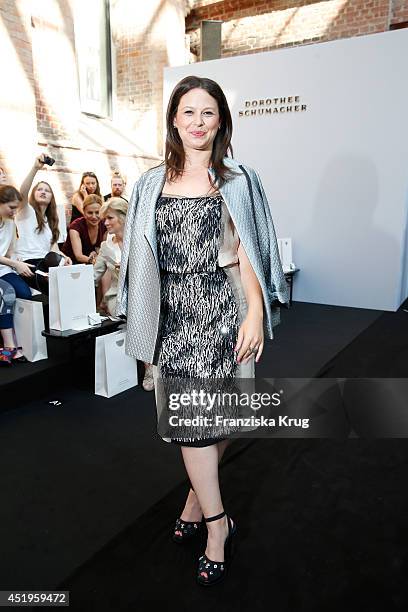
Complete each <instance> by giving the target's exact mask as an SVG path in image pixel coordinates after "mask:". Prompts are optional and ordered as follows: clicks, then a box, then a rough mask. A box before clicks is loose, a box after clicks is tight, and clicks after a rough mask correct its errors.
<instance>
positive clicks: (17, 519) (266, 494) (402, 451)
mask: <svg viewBox="0 0 408 612" xmlns="http://www.w3.org/2000/svg"><path fill="white" fill-rule="evenodd" d="M283 317H284V319H283V322H282V325H281V327H280V329H279V330H278V332H277V335H276V338H275V340H274V341H273V342H272V343H270V344H269V345H268V347H267V350H266V351H265V356H264V360H263V363H262V364H261V367H260V368H259V371H258V375H259V376H261V377H269V376H277V377H290V376H293V377H296V376H299V377H309V376H313V375H316V373H317V372H318V373H319V376H322V377H342V376H353V377H355V376H360V377H369V376H376V375H377V376H395V375H397V376H403V377H405V376H406V373H407V371H408V360H407V364H406V365H405V362H404V355H406V352H407V350H406V346H408V342H407V340H408V337H407V330H408V313H405V312H404V311H403V309H402V308H401V309H400V310H399V311H398V312H397V313H384V314H381V313H380V312H375V311H364V310H361V309H346V308H336V307H327V306H321V305H313V304H301V303H298V304H294V307H293V309H292V310H291V311H289V312H287V313H286V312H284V313H283ZM80 357H81V356H80ZM82 358H85V356H84V355H83V356H82ZM90 361H92V359H91V360H90ZM72 365H73V364H71V367H72ZM86 365H88V373H87V374H86V375H85V377H82V378H81V376H80V375H79V374H80V373H81V372H82V371H86V367H84V366H86ZM91 365H92V364H91ZM64 367H65V366H64ZM58 368H60V369H59V370H58V372H59V374H58V376H60V375H61V363H58ZM90 370H92V368H91V367H90V365H89V363H88V364H86V363H85V362H82V360H81V361H78V362H77V363H76V364H74V367H73V370H71V374H69V373H68V372H67V371H65V375H64V376H65V383H66V382H67V380H68V381H69V380H70V376H72V372H75V371H76V372H77V376H76V377H75V378H71V381H72V382H71V384H69V385H66V384H65V385H60V386H58V385H56V383H57V382H58V381H59V380H60V379H58V377H56V376H55V377H54V376H51V380H50V383H51V385H50V387H49V389H48V388H47V386H45V387H41V388H38V389H36V393H37V397H36V399H33V400H32V401H31V402H30V403H27V404H26V405H25V406H24V407H23V408H21V402H20V405H19V409H18V410H14V411H11V412H7V413H5V414H2V415H0V418H1V425H2V427H1V433H2V440H1V443H0V448H1V455H2V471H3V476H2V484H3V493H4V496H3V499H4V500H6V501H5V502H4V503H2V504H1V505H0V524H1V525H2V534H1V543H2V555H1V559H2V560H1V561H0V576H1V578H0V586H1V588H2V589H5V588H20V589H26V588H30V589H33V588H49V589H55V588H57V587H59V588H64V589H66V590H70V598H71V605H70V608H71V609H74V610H79V611H82V610H83V611H85V610H86V611H88V610H89V611H91V610H94V611H95V612H96V611H98V612H99V611H101V612H104V611H112V612H120V611H122V610H143V611H145V610H150V609H153V608H157V607H158V606H159V605H162V606H163V607H165V609H166V610H170V611H173V610H174V611H176V610H177V611H180V610H187V609H191V608H193V609H194V608H196V609H198V610H201V609H203V610H204V609H205V610H208V608H209V606H210V607H211V606H212V607H214V608H216V609H217V610H218V609H219V610H245V611H246V610H249V609H253V610H260V611H261V610H262V611H263V610H270V609H271V610H274V611H276V612H281V611H291V612H292V611H297V610H299V612H303V611H305V612H306V611H309V610H310V611H320V610H321V611H322V612H323V611H324V612H326V611H327V612H337V610H339V611H340V610H342V611H343V610H344V609H345V608H346V609H347V610H358V611H359V612H372V611H375V612H376V611H377V610H378V611H380V610H381V611H387V612H388V611H390V612H392V611H394V610H396V611H397V610H398V611H402V610H406V609H407V608H408V591H407V587H406V575H407V573H408V572H407V570H408V557H407V549H408V546H407V544H408V530H407V528H406V526H405V516H406V511H407V499H408V495H407V494H406V493H405V488H406V481H407V473H408V469H407V459H408V446H407V444H406V441H405V440H404V439H400V440H371V441H370V440H363V439H349V440H343V441H342V440H318V439H316V440H302V439H286V440H285V439H271V440H255V441H251V442H247V441H245V440H240V441H238V442H237V443H235V444H234V445H233V446H232V447H231V448H230V449H228V450H227V453H226V456H225V461H224V463H223V466H222V468H221V481H222V490H223V499H224V505H225V508H226V510H227V511H228V512H230V513H231V516H232V517H233V518H234V519H235V520H236V521H237V525H238V533H237V549H236V553H235V556H234V560H233V563H232V565H231V572H230V575H229V576H228V579H227V580H226V581H225V583H223V584H220V585H218V586H216V587H214V588H213V589H203V588H201V587H199V586H198V585H196V584H195V580H194V576H195V570H196V563H197V558H198V556H199V555H200V554H201V553H202V552H203V550H204V547H205V541H204V540H202V541H201V542H199V541H197V542H196V543H195V544H193V545H192V546H188V547H187V548H182V547H177V546H176V545H175V544H173V542H172V541H171V539H170V535H171V531H172V528H173V525H174V520H175V518H176V517H177V515H178V513H179V512H180V510H181V508H182V507H183V504H184V499H185V495H186V493H187V485H186V484H185V482H184V479H185V474H184V469H183V466H182V462H181V459H180V456H179V453H178V452H177V451H178V449H175V448H174V447H172V448H169V446H170V445H167V444H165V443H163V442H162V441H161V440H160V439H159V438H158V437H157V435H155V411H154V406H153V397H152V395H151V394H150V395H149V394H146V393H143V392H142V391H141V390H140V389H137V390H131V391H129V392H125V393H124V394H120V395H119V396H117V397H116V398H112V399H111V400H104V399H101V398H98V397H96V396H94V395H93V392H92V389H91V388H90V387H91V385H90V384H89V376H90ZM56 372H57V370H55V371H54V374H55V373H56ZM44 375H45V374H44ZM9 387H10V389H11V386H10V385H9ZM56 388H58V390H59V398H61V399H62V400H63V405H62V406H61V407H60V408H59V409H58V410H57V409H56V408H54V407H50V406H49V405H48V404H47V402H48V401H49V400H50V399H51V398H54V395H55V390H56ZM21 392H22V393H23V392H24V393H27V388H25V389H24V388H23V385H22V389H21Z"/></svg>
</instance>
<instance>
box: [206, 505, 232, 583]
mask: <svg viewBox="0 0 408 612" xmlns="http://www.w3.org/2000/svg"><path fill="white" fill-rule="evenodd" d="M224 516H225V511H224V512H221V513H220V514H217V515H216V516H210V517H208V518H205V519H204V520H205V522H206V523H209V522H210V521H218V519H221V518H223V517H224ZM227 522H228V535H227V537H226V538H225V543H224V561H212V560H211V559H209V558H208V557H207V555H206V554H205V553H204V554H203V555H202V556H201V557H200V558H199V563H198V574H197V582H198V584H200V585H202V586H212V585H213V584H218V582H221V580H223V579H224V578H225V575H226V573H227V567H228V565H229V562H230V560H231V557H232V552H233V536H234V535H235V533H236V531H237V526H236V525H235V523H234V524H233V523H232V521H231V519H230V517H229V516H227ZM203 572H205V573H206V574H207V578H206V577H205V576H202V575H201V574H202V573H203Z"/></svg>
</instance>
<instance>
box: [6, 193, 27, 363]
mask: <svg viewBox="0 0 408 612" xmlns="http://www.w3.org/2000/svg"><path fill="white" fill-rule="evenodd" d="M21 201H22V197H21V194H20V192H19V191H18V190H17V189H16V188H15V187H12V186H11V185H0V281H1V286H0V294H1V295H0V333H1V336H2V339H3V348H2V349H0V364H1V365H11V364H12V363H16V362H18V361H27V360H26V358H25V357H24V355H23V352H22V348H21V347H19V346H17V343H16V340H15V334H14V329H13V309H14V302H15V299H16V297H18V298H23V299H25V300H29V299H31V291H30V287H29V286H28V285H27V283H25V282H24V280H23V279H22V278H21V276H24V277H25V278H29V277H30V276H33V272H32V271H31V266H30V265H29V264H26V263H24V262H23V261H17V260H15V259H11V257H10V252H11V250H12V248H13V246H14V242H15V241H16V240H17V228H16V225H15V223H14V216H15V214H16V212H17V210H18V207H19V205H20V203H21ZM20 275H21V276H20Z"/></svg>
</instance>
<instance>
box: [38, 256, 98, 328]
mask: <svg viewBox="0 0 408 612" xmlns="http://www.w3.org/2000/svg"><path fill="white" fill-rule="evenodd" d="M49 303H50V329H58V330H60V331H64V330H67V329H85V328H86V327H89V322H88V315H89V314H91V313H94V312H95V311H96V302H95V284H94V275H93V266H89V265H86V264H77V265H75V266H63V267H56V268H50V269H49Z"/></svg>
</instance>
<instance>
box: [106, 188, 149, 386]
mask: <svg viewBox="0 0 408 612" xmlns="http://www.w3.org/2000/svg"><path fill="white" fill-rule="evenodd" d="M127 207H128V205H127V202H125V200H124V199H123V198H111V199H110V200H108V201H107V202H106V203H105V204H104V205H103V206H102V208H101V217H102V218H103V219H104V221H105V227H106V229H107V231H108V236H109V237H111V240H106V241H104V242H102V244H101V248H100V251H99V254H98V257H97V258H96V262H95V267H94V278H95V285H96V286H98V284H99V283H101V282H102V280H103V279H104V278H106V273H107V272H109V280H110V284H109V286H108V287H107V288H106V290H105V289H104V292H103V298H102V303H103V305H104V308H105V310H106V311H107V312H108V314H110V315H112V316H115V312H116V297H117V292H118V278H119V269H120V260H121V252H122V241H123V230H124V225H125V219H126V213H127ZM144 365H145V375H144V379H143V383H142V386H143V389H145V391H153V389H154V381H153V366H152V365H151V364H149V363H145V364H144Z"/></svg>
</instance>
